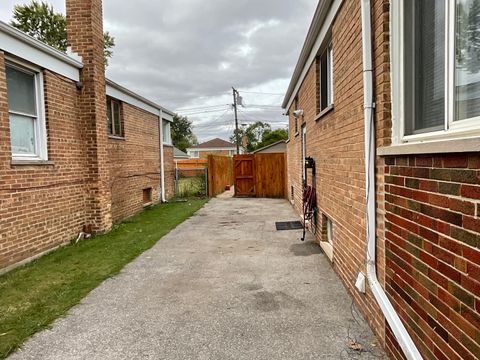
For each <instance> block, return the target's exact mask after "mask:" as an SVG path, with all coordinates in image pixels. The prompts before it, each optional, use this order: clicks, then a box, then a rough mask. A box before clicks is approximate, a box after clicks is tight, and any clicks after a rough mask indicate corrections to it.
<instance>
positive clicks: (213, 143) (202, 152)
mask: <svg viewBox="0 0 480 360" xmlns="http://www.w3.org/2000/svg"><path fill="white" fill-rule="evenodd" d="M236 153H237V146H236V145H235V144H233V143H231V142H228V141H226V140H223V139H220V138H215V139H212V140H208V141H205V142H203V143H201V144H198V145H195V146H192V147H190V148H188V149H187V154H188V155H189V156H190V158H191V159H206V158H208V155H223V156H233V155H235V154H236Z"/></svg>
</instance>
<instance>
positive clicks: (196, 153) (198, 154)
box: [188, 150, 200, 159]
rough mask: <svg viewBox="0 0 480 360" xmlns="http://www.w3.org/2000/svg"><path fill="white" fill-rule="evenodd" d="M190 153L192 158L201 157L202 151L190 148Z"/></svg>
mask: <svg viewBox="0 0 480 360" xmlns="http://www.w3.org/2000/svg"><path fill="white" fill-rule="evenodd" d="M188 155H189V156H190V157H191V158H192V159H198V158H199V157H200V152H199V151H198V150H189V151H188Z"/></svg>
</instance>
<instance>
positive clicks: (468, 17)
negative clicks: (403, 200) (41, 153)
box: [392, 0, 480, 141]
mask: <svg viewBox="0 0 480 360" xmlns="http://www.w3.org/2000/svg"><path fill="white" fill-rule="evenodd" d="M395 6H397V8H395ZM395 6H394V7H393V8H392V21H393V23H392V25H393V29H392V33H393V34H392V38H393V41H392V44H393V68H392V77H393V92H394V94H393V99H394V100H393V101H394V102H395V99H398V102H399V104H397V106H395V104H394V121H399V122H400V123H399V124H396V125H395V124H394V131H396V132H397V134H396V136H395V138H396V139H397V140H398V139H400V138H401V139H403V141H415V140H424V139H425V138H435V137H442V136H452V135H455V134H458V135H462V136H464V135H465V134H469V133H471V132H472V130H480V1H479V0H420V1H419V0H402V1H399V2H398V4H397V5H395ZM396 30H400V31H399V33H400V34H399V35H395V33H396ZM397 36H398V37H397ZM398 74H400V75H398ZM402 99H403V103H402Z"/></svg>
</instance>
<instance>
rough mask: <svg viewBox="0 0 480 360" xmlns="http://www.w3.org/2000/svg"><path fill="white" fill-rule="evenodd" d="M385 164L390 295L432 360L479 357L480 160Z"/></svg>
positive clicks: (462, 157)
mask: <svg viewBox="0 0 480 360" xmlns="http://www.w3.org/2000/svg"><path fill="white" fill-rule="evenodd" d="M385 162H386V166H385V172H386V174H387V175H386V177H385V180H386V184H385V193H386V195H385V197H386V229H387V230H386V234H385V237H386V247H387V253H386V256H387V269H388V270H387V290H388V293H389V295H390V297H391V298H392V300H393V303H394V304H395V306H396V308H397V311H398V312H399V313H400V314H401V317H402V319H403V320H404V323H405V324H406V325H407V327H408V329H409V332H410V333H411V334H412V337H413V338H414V340H415V342H416V344H417V346H418V347H419V349H420V350H421V352H422V354H423V356H424V357H425V358H426V359H478V358H480V315H479V312H480V219H479V218H478V216H479V214H480V155H478V153H476V154H453V155H447V154H446V155H442V154H436V155H435V156H430V155H424V156H409V157H387V158H386V159H385ZM387 347H388V349H389V350H390V351H391V353H392V354H393V355H395V357H396V358H402V355H401V353H400V352H399V351H398V345H397V344H396V342H395V341H394V339H392V336H391V334H389V336H388V337H387Z"/></svg>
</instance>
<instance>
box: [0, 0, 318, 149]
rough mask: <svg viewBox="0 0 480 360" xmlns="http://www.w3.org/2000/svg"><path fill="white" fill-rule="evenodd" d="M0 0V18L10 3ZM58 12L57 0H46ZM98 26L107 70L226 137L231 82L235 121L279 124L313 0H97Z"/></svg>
mask: <svg viewBox="0 0 480 360" xmlns="http://www.w3.org/2000/svg"><path fill="white" fill-rule="evenodd" d="M25 2H29V0H28V1H27V0H23V1H22V0H20V1H19V0H2V5H1V8H0V20H3V21H6V22H8V21H10V19H11V14H12V10H13V7H14V5H15V4H23V3H25ZM48 2H49V3H51V4H52V5H53V6H54V8H55V10H57V11H59V12H62V13H65V5H64V0H49V1H48ZM103 4H104V28H105V30H107V31H109V32H110V33H111V34H112V35H113V36H114V37H115V42H116V46H115V49H114V56H113V58H112V59H111V60H110V66H109V67H108V70H107V76H108V77H109V78H110V79H112V80H113V81H115V82H117V83H119V84H122V85H124V86H126V87H128V88H129V89H131V90H133V91H135V92H137V93H139V94H141V95H143V96H145V97H147V98H148V99H151V100H152V101H155V102H157V103H159V104H161V105H162V106H164V107H166V108H168V109H171V110H174V111H177V112H178V113H179V114H181V115H186V116H188V118H189V119H190V120H192V121H193V123H194V132H195V134H196V135H197V136H198V138H199V140H201V141H204V140H208V139H210V138H213V137H222V138H225V139H228V137H229V136H230V135H231V134H232V131H233V128H234V120H233V119H234V117H233V110H232V108H231V104H232V102H233V99H232V90H231V88H232V86H234V87H235V88H237V89H238V90H239V91H240V95H241V96H242V97H243V99H244V105H245V107H241V108H240V111H239V122H240V124H251V123H252V122H254V121H256V120H261V121H265V122H269V123H271V124H272V127H273V128H278V127H285V126H286V124H287V119H286V117H284V116H282V110H281V108H280V104H281V101H282V99H283V96H282V94H284V93H285V91H286V89H287V86H288V83H289V80H290V77H291V75H292V73H293V68H294V66H295V64H296V61H297V58H298V56H299V53H300V50H301V47H302V45H303V41H304V39H305V36H306V33H307V31H308V26H309V25H310V21H311V19H312V17H313V13H314V10H315V6H316V5H317V1H316V0H295V1H287V0H236V1H235V0H233V1H232V0H157V1H151V0H136V1H131V0H104V2H103Z"/></svg>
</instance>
